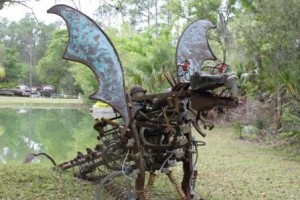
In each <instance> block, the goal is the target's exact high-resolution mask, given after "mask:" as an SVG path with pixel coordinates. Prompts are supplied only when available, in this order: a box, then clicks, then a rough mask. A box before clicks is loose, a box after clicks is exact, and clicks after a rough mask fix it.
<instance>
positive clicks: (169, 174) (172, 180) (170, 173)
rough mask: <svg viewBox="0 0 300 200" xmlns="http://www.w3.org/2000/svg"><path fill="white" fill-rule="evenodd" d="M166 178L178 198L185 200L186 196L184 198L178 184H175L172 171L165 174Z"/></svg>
mask: <svg viewBox="0 0 300 200" xmlns="http://www.w3.org/2000/svg"><path fill="white" fill-rule="evenodd" d="M167 176H168V178H169V180H170V181H171V183H172V185H173V187H174V189H175V190H176V191H177V192H178V194H179V196H180V198H181V199H182V200H185V199H186V196H185V194H184V192H183V190H182V188H181V187H180V185H179V183H178V182H177V180H176V178H175V176H174V175H173V173H172V171H169V172H167Z"/></svg>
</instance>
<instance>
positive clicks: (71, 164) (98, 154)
mask: <svg viewBox="0 0 300 200" xmlns="http://www.w3.org/2000/svg"><path fill="white" fill-rule="evenodd" d="M101 156H102V152H95V154H94V156H93V158H92V159H91V156H90V155H85V156H84V157H82V158H75V159H73V160H71V161H69V162H64V163H61V164H59V165H58V167H61V168H62V169H63V170H66V169H70V168H72V167H75V166H78V165H81V164H84V163H86V162H88V161H91V160H95V159H98V158H101Z"/></svg>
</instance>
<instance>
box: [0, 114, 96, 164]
mask: <svg viewBox="0 0 300 200" xmlns="http://www.w3.org/2000/svg"><path fill="white" fill-rule="evenodd" d="M93 125H94V118H93V117H92V115H91V114H90V113H89V111H88V110H76V109H33V108H24V109H16V108H12V109H8V108H1V109H0V164H7V163H20V164H21V163H22V162H23V160H24V157H25V156H26V155H27V154H29V153H39V152H45V153H47V154H49V155H50V156H52V157H53V158H54V159H55V161H56V162H57V163H60V162H63V161H67V160H70V159H73V158H74V157H75V156H76V154H77V151H81V152H83V153H85V152H86V151H85V148H87V147H89V148H91V149H93V148H94V146H95V145H96V144H97V139H96V137H97V132H96V131H95V130H94V129H93ZM33 162H49V161H47V160H46V159H45V158H42V156H40V157H37V158H35V159H34V160H33ZM49 163H51V162H49Z"/></svg>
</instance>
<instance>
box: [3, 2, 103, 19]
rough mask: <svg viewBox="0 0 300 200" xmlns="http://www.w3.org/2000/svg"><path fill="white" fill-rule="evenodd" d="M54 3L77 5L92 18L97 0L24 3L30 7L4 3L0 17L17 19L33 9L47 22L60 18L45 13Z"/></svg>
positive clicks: (36, 14)
mask: <svg viewBox="0 0 300 200" xmlns="http://www.w3.org/2000/svg"><path fill="white" fill-rule="evenodd" d="M56 4H66V5H69V6H71V7H73V8H76V7H77V8H78V9H79V10H81V12H83V13H85V14H86V15H88V16H89V17H91V18H93V14H94V12H95V10H96V9H97V7H98V6H99V0H83V1H80V0H40V1H35V0H30V1H28V2H27V3H26V5H27V6H28V7H30V8H32V9H30V8H28V7H25V6H22V5H20V4H16V5H13V6H7V5H6V6H4V7H3V9H2V10H0V17H1V18H7V19H8V20H9V21H19V20H20V19H22V18H23V17H24V16H25V15H26V13H32V11H33V12H34V14H35V16H36V17H37V19H38V20H39V21H40V22H43V23H46V24H49V23H52V22H55V21H61V20H62V19H61V18H60V17H59V16H57V15H54V14H48V13H47V10H48V9H49V8H51V7H52V6H54V5H56Z"/></svg>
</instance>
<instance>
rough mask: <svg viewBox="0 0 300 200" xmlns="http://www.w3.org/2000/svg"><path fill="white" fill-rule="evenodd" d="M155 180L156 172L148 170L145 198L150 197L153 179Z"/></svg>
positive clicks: (147, 199) (148, 198)
mask: <svg viewBox="0 0 300 200" xmlns="http://www.w3.org/2000/svg"><path fill="white" fill-rule="evenodd" d="M155 180H156V174H155V173H154V172H150V174H149V178H148V184H147V188H146V192H145V200H150V199H151V192H152V189H153V185H154V181H155Z"/></svg>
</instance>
